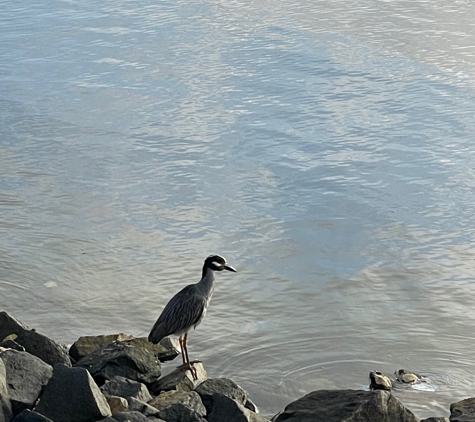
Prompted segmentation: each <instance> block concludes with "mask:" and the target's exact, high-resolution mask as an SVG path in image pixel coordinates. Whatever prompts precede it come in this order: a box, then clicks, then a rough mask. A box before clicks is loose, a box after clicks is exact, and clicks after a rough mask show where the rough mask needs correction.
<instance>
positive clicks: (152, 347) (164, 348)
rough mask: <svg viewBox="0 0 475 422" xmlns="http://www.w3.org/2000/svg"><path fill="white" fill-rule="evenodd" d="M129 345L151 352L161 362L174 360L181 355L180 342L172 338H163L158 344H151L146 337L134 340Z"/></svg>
mask: <svg viewBox="0 0 475 422" xmlns="http://www.w3.org/2000/svg"><path fill="white" fill-rule="evenodd" d="M128 343H129V344H133V345H135V346H138V347H143V348H145V349H147V350H149V351H150V352H151V353H152V354H153V355H154V356H155V357H156V358H157V359H158V360H159V361H160V362H166V361H169V360H173V359H175V358H176V357H177V356H178V355H179V354H180V353H179V352H178V348H179V347H180V346H179V344H178V341H176V340H174V339H172V338H170V337H165V338H163V339H162V340H161V341H160V343H158V344H153V343H150V342H149V341H148V339H147V338H146V337H139V338H132V339H130V340H129V341H128Z"/></svg>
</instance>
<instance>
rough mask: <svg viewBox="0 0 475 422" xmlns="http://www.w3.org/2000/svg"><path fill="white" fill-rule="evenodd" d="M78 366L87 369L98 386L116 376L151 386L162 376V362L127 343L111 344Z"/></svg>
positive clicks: (142, 349)
mask: <svg viewBox="0 0 475 422" xmlns="http://www.w3.org/2000/svg"><path fill="white" fill-rule="evenodd" d="M76 366H79V367H81V368H86V369H87V370H88V371H89V372H90V373H91V375H92V376H93V377H94V379H95V381H96V382H97V384H98V385H102V384H104V383H105V381H107V380H111V379H112V378H114V377H116V376H121V377H125V378H129V379H132V380H135V381H139V382H143V383H145V384H150V383H152V382H154V381H156V380H157V378H159V377H160V375H161V370H160V362H158V360H157V359H156V358H155V356H154V355H153V354H152V353H150V351H148V350H147V349H144V348H142V347H137V346H134V345H131V344H128V343H127V342H116V343H109V344H108V345H106V346H104V347H101V348H100V349H98V350H96V351H95V352H93V353H91V354H90V355H88V356H86V357H84V358H82V359H81V360H80V361H79V362H78V363H77V365H76Z"/></svg>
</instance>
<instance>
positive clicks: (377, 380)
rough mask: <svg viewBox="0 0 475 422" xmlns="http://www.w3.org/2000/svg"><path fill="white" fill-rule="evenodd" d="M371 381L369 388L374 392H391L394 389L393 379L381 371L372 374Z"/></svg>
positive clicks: (370, 374)
mask: <svg viewBox="0 0 475 422" xmlns="http://www.w3.org/2000/svg"><path fill="white" fill-rule="evenodd" d="M369 379H370V381H371V383H370V386H369V387H370V388H371V389H372V390H391V388H392V387H393V383H392V382H391V379H390V378H389V377H388V376H387V375H384V374H383V373H382V372H380V371H373V372H370V373H369Z"/></svg>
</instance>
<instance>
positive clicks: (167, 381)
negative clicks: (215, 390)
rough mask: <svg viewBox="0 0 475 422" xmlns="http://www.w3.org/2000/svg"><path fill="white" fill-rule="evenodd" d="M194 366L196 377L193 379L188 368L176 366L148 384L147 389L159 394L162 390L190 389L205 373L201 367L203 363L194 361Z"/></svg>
mask: <svg viewBox="0 0 475 422" xmlns="http://www.w3.org/2000/svg"><path fill="white" fill-rule="evenodd" d="M193 366H194V368H195V369H196V374H197V377H198V379H197V380H194V379H193V375H192V374H191V371H190V370H189V369H187V370H184V369H182V368H177V369H175V370H174V371H172V372H170V373H169V374H168V375H166V376H164V377H163V378H160V379H158V380H156V381H155V382H153V383H152V384H150V385H149V386H148V389H149V391H150V392H151V393H152V394H154V395H159V394H160V393H161V392H162V391H169V390H177V391H191V390H193V389H194V388H195V387H196V386H197V385H198V384H199V383H200V382H202V381H203V380H205V379H206V377H207V374H206V371H205V369H204V368H203V364H202V363H201V362H200V363H195V364H194V365H193Z"/></svg>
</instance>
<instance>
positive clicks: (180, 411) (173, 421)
mask: <svg viewBox="0 0 475 422" xmlns="http://www.w3.org/2000/svg"><path fill="white" fill-rule="evenodd" d="M159 415H160V418H161V419H163V420H166V421H167V422H206V419H205V418H204V417H203V415H201V414H200V413H198V412H196V411H194V410H193V409H190V408H189V407H188V406H185V405H184V404H183V403H175V404H172V405H170V406H168V407H167V408H165V409H163V410H160V412H159ZM223 421H228V419H223Z"/></svg>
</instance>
